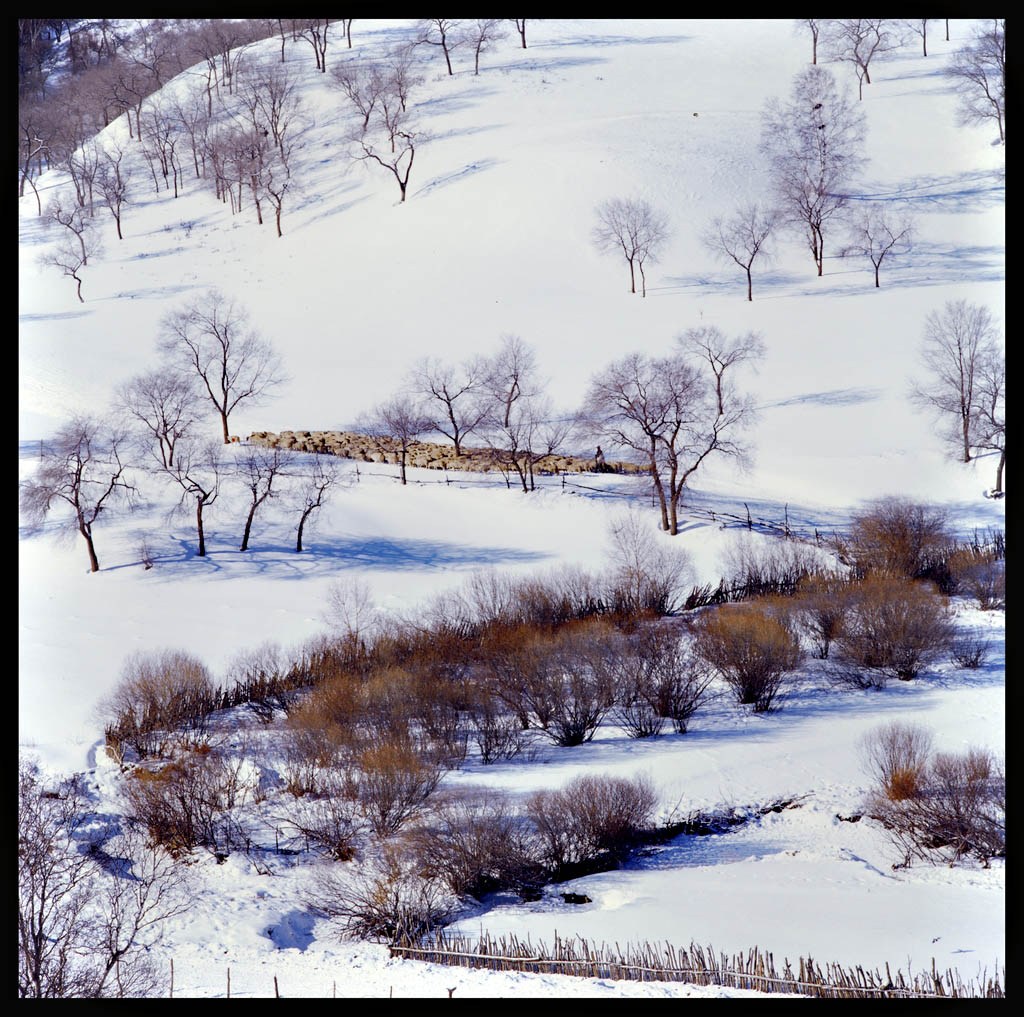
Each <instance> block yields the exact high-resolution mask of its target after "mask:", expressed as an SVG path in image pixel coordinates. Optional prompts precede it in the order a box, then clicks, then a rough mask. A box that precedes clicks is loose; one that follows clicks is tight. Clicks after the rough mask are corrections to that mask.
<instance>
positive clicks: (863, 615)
mask: <svg viewBox="0 0 1024 1017" xmlns="http://www.w3.org/2000/svg"><path fill="white" fill-rule="evenodd" d="M851 599H852V603H851V607H850V612H849V615H848V616H847V619H846V622H845V624H844V626H843V629H842V631H841V632H840V633H839V635H838V636H837V637H836V644H835V645H836V650H837V653H836V659H837V662H838V665H839V668H838V670H836V671H835V674H836V676H837V677H839V678H840V679H841V680H845V681H847V682H848V683H850V684H854V685H857V686H860V687H871V686H877V687H881V686H883V685H884V684H885V680H886V678H888V677H892V676H895V677H897V678H899V679H900V680H902V681H911V680H912V679H914V678H916V677H917V676H918V675H919V674H920V673H921V671H922V670H923V669H924V668H925V667H927V666H928V665H929V664H931V663H932V662H934V661H936V660H938V659H939V658H941V657H944V656H946V654H948V652H949V649H950V644H951V641H952V638H953V635H954V632H955V627H954V624H953V621H952V619H951V617H950V613H949V608H948V607H947V605H946V603H945V601H944V599H943V598H942V597H940V596H938V594H936V593H935V592H934V590H933V589H932V588H930V587H929V586H928V585H927V584H924V583H920V582H913V581H911V580H909V579H900V578H898V577H894V576H885V575H872V576H869V577H868V578H867V579H864V580H863V581H861V582H860V583H858V584H857V586H856V588H855V592H854V593H853V594H852V596H851Z"/></svg>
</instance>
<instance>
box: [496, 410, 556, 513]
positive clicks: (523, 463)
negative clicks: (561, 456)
mask: <svg viewBox="0 0 1024 1017" xmlns="http://www.w3.org/2000/svg"><path fill="white" fill-rule="evenodd" d="M492 407H493V409H492V416H491V418H490V420H489V421H488V423H487V430H486V435H487V440H488V445H489V446H490V451H491V454H492V455H493V456H494V457H495V459H496V461H497V463H498V465H499V467H500V468H501V469H502V471H503V472H504V473H505V474H506V477H507V476H508V474H510V473H512V472H514V473H515V474H516V476H517V477H518V478H519V482H520V483H521V484H522V488H523V493H524V494H527V493H529V492H530V491H534V490H536V483H535V480H534V468H535V467H536V465H537V463H538V462H540V461H541V460H542V459H544V458H545V457H547V456H550V455H555V454H557V452H558V451H559V449H561V448H563V447H564V446H565V445H566V443H567V442H568V440H569V438H570V436H571V435H572V433H573V430H574V428H575V425H576V420H575V417H574V416H573V415H571V414H567V413H560V412H556V411H555V409H554V408H553V407H552V405H551V402H550V400H547V399H541V398H539V397H538V396H525V397H523V398H519V399H516V400H515V401H514V402H513V403H512V404H511V405H510V407H509V409H508V411H507V412H506V411H505V410H504V409H503V408H502V407H501V404H500V403H493V404H492Z"/></svg>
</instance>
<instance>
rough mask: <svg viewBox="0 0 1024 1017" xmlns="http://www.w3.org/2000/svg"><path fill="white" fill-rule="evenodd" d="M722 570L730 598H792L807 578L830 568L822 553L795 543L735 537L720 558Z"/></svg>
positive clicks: (751, 535)
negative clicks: (767, 596)
mask: <svg viewBox="0 0 1024 1017" xmlns="http://www.w3.org/2000/svg"><path fill="white" fill-rule="evenodd" d="M721 564H722V569H723V571H724V572H725V576H726V583H727V585H728V586H729V587H730V588H731V590H732V593H733V596H734V597H737V598H739V597H740V596H742V597H758V596H761V595H763V594H776V593H777V594H787V595H788V594H792V593H795V592H796V590H797V587H798V586H799V584H800V583H801V582H802V581H803V580H805V579H807V577H809V576H816V575H819V574H821V573H823V572H824V571H825V570H826V569H827V567H828V564H829V561H828V556H827V555H826V554H825V552H823V551H821V550H819V549H818V548H816V547H812V546H811V545H810V544H803V543H800V542H799V541H795V540H780V539H779V538H777V537H763V536H761V535H760V534H755V533H751V532H749V531H748V532H744V533H736V534H734V536H733V539H732V542H731V543H730V544H728V545H727V546H726V548H725V551H724V552H723V554H722V560H721Z"/></svg>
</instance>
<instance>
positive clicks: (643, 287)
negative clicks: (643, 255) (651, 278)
mask: <svg viewBox="0 0 1024 1017" xmlns="http://www.w3.org/2000/svg"><path fill="white" fill-rule="evenodd" d="M639 265H640V295H641V296H642V297H646V296H647V275H646V273H645V272H644V263H643V262H642V261H641V262H640V263H639Z"/></svg>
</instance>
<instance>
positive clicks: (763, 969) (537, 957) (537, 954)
mask: <svg viewBox="0 0 1024 1017" xmlns="http://www.w3.org/2000/svg"><path fill="white" fill-rule="evenodd" d="M390 952H391V956H392V957H403V958H408V959H412V960H422V961H428V962H430V963H434V964H446V965H450V966H456V967H469V968H486V969H489V970H492V971H521V972H529V973H534V974H538V973H546V974H558V975H573V976H577V977H584V978H607V979H612V980H628V981H659V982H686V983H689V984H693V985H721V986H725V987H728V988H736V989H752V990H754V991H759V992H778V993H791V994H799V995H805V996H814V997H818V998H827V999H884V998H920V999H945V998H968V997H986V998H1002V997H1003V996H1004V995H1005V993H1004V990H1003V982H1005V980H1006V972H1005V968H1004V969H1003V970H1002V972H1001V976H1002V981H1000V972H997V973H996V974H995V975H993V976H992V977H988V974H987V971H983V972H982V973H981V974H980V975H979V977H978V979H977V980H976V981H975V980H968V981H965V980H964V979H962V978H961V977H960V975H959V973H958V972H956V971H953V970H951V969H947V970H946V971H945V972H940V971H939V970H938V968H937V967H936V964H935V961H934V959H933V960H932V969H931V971H930V972H922V973H920V974H917V975H911V974H910V973H909V972H908V973H907V974H906V975H905V974H904V973H903V972H902V971H900V970H896V972H895V973H894V972H892V971H891V970H890V967H889V965H888V964H886V965H885V974H884V975H883V974H882V972H881V971H878V970H874V971H871V970H865V969H864V968H863V967H860V966H856V967H846V968H844V967H842V966H841V965H840V964H836V963H831V964H825V965H824V966H823V965H821V964H818V963H816V962H815V961H814V959H813V958H811V957H807V958H803V957H800V958H799V959H798V964H797V966H796V967H795V968H794V967H793V965H791V964H790V962H789V960H788V959H786V960H785V961H784V966H783V969H782V971H781V972H779V971H777V970H776V968H775V962H774V958H773V956H772V954H771V953H765V952H764V951H762V950H759V949H757V948H756V947H755V948H753V949H751V950H749V951H748V952H747V953H746V954H736V955H735V956H734V957H732V958H730V957H727V956H726V955H725V954H716V953H715V951H714V950H713V949H712V948H711V947H710V946H709V947H706V948H705V947H701V946H698V945H696V944H694V943H691V944H690V948H689V950H685V949H683V948H681V947H679V948H677V947H674V946H673V945H672V944H670V943H666V944H665V945H664V946H656V945H653V944H651V943H639V944H627V946H626V948H625V949H622V948H621V947H620V946H619V944H618V943H616V944H615V945H614V947H612V946H609V945H607V944H604V943H602V944H601V945H600V946H598V945H595V944H594V943H591V942H588V941H586V940H584V939H583V938H582V937H574V938H572V939H559V938H558V935H557V933H556V934H555V940H554V946H553V947H552V949H551V950H548V949H547V948H546V947H545V945H544V943H543V942H539V943H537V945H534V944H533V943H532V942H531V941H530V940H529V939H519V938H518V937H516V936H515V935H509V936H502V937H501V938H500V939H495V938H492V937H491V936H489V935H487V934H486V933H485V934H484V935H482V936H481V937H480V938H479V939H478V940H476V941H475V942H473V941H471V940H469V939H466V938H464V937H461V936H449V935H446V934H445V933H444V932H443V931H439V932H436V933H434V935H433V942H432V943H430V944H426V943H425V942H424V941H403V942H399V943H394V944H392V945H391V947H390Z"/></svg>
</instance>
